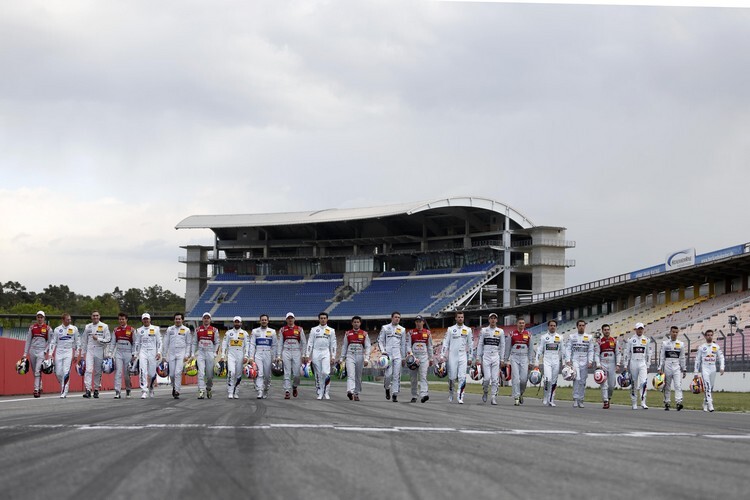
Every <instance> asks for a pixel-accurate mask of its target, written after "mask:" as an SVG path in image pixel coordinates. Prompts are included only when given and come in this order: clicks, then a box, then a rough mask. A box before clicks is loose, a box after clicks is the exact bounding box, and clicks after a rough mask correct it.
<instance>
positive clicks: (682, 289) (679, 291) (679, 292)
mask: <svg viewBox="0 0 750 500" xmlns="http://www.w3.org/2000/svg"><path fill="white" fill-rule="evenodd" d="M677 300H679V301H680V302H682V301H683V300H685V287H684V286H681V287H680V288H678V289H677Z"/></svg>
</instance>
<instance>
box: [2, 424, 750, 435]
mask: <svg viewBox="0 0 750 500" xmlns="http://www.w3.org/2000/svg"><path fill="white" fill-rule="evenodd" d="M190 429H197V430H211V431H227V430H228V431H237V430H247V431H269V430H270V431H273V430H286V429H291V430H308V429H321V430H330V431H343V432H361V433H372V432H393V433H400V432H405V433H430V432H439V433H448V434H450V433H460V434H476V435H495V436H550V435H556V436H587V437H602V438H613V437H626V438H646V439H649V438H660V437H664V438H675V437H688V438H694V437H703V438H711V439H750V434H701V433H689V432H640V431H638V432H584V431H571V430H563V429H460V428H451V427H368V426H348V425H332V424H261V425H213V424H121V425H117V424H113V425H100V424H67V425H66V424H28V425H23V424H19V425H0V430H3V431H4V430H8V431H23V430H71V431H98V430H99V431H101V430H103V431H113V430H115V431H116V430H141V431H142V430H155V431H161V430H190Z"/></svg>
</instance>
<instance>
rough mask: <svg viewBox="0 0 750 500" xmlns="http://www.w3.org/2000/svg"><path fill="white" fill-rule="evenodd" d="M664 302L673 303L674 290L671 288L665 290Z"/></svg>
mask: <svg viewBox="0 0 750 500" xmlns="http://www.w3.org/2000/svg"><path fill="white" fill-rule="evenodd" d="M664 303H665V304H671V303H672V290H670V289H667V290H664Z"/></svg>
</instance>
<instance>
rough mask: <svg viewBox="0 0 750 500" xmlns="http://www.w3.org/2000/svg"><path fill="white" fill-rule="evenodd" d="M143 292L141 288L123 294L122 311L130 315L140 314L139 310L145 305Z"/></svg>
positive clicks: (130, 289) (131, 289)
mask: <svg viewBox="0 0 750 500" xmlns="http://www.w3.org/2000/svg"><path fill="white" fill-rule="evenodd" d="M143 301H144V298H143V292H142V291H141V290H140V289H139V288H129V289H128V290H127V291H126V292H125V293H123V294H122V301H121V303H120V305H121V307H122V310H123V311H124V312H126V313H128V314H138V312H139V308H140V307H141V306H142V305H143Z"/></svg>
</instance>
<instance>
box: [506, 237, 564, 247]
mask: <svg viewBox="0 0 750 500" xmlns="http://www.w3.org/2000/svg"><path fill="white" fill-rule="evenodd" d="M510 246H511V248H523V247H531V246H539V247H559V248H575V246H576V242H575V241H572V240H557V239H552V238H541V239H538V240H521V241H516V242H511V245H510Z"/></svg>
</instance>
